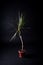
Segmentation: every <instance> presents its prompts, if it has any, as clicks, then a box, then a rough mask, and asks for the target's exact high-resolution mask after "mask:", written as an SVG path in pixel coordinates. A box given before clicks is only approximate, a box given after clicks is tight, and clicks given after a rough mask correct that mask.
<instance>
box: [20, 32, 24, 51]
mask: <svg viewBox="0 0 43 65" xmlns="http://www.w3.org/2000/svg"><path fill="white" fill-rule="evenodd" d="M19 37H20V40H21V43H22V50H23V40H22V36H21V32H19Z"/></svg>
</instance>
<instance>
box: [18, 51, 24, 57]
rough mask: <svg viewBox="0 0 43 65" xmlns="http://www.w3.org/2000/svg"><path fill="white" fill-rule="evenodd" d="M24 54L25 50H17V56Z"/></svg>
mask: <svg viewBox="0 0 43 65" xmlns="http://www.w3.org/2000/svg"><path fill="white" fill-rule="evenodd" d="M24 55H25V50H19V51H18V56H19V58H22V57H24Z"/></svg>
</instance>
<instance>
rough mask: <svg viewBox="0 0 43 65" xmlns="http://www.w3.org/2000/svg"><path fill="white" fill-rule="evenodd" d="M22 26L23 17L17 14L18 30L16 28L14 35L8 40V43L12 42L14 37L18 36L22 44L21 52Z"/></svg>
mask: <svg viewBox="0 0 43 65" xmlns="http://www.w3.org/2000/svg"><path fill="white" fill-rule="evenodd" d="M23 26H24V16H23V14H22V13H21V15H20V12H19V22H18V28H17V31H16V32H15V34H14V35H13V36H12V38H11V39H10V41H12V40H13V39H14V38H15V37H16V35H17V33H18V34H19V37H20V40H21V43H22V50H23V39H22V35H21V29H22V28H23Z"/></svg>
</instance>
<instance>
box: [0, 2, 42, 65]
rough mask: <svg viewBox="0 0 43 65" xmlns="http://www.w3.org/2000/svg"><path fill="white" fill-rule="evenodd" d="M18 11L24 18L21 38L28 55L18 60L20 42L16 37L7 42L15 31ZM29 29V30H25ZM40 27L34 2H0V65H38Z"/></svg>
mask: <svg viewBox="0 0 43 65" xmlns="http://www.w3.org/2000/svg"><path fill="white" fill-rule="evenodd" d="M18 11H21V12H22V13H23V15H24V18H25V26H24V29H23V30H22V33H21V35H22V36H23V41H24V48H25V49H26V50H27V52H28V53H29V55H27V57H26V58H22V59H19V57H18V50H19V49H20V48H21V42H20V39H19V37H18V35H17V37H16V39H15V40H12V42H9V40H10V38H11V37H12V35H13V34H14V33H15V31H16V30H17V23H18ZM26 27H27V28H28V27H30V29H26ZM41 29H42V26H41V23H40V22H39V6H38V5H37V4H36V1H30V2H27V1H24V2H23V1H18V2H15V1H14V2H12V1H9V2H7V1H6V2H1V5H0V65H26V64H27V65H31V64H34V65H35V64H36V65H37V64H38V63H39V61H40V58H41V57H40V56H41V53H42V52H41V51H42V50H41V49H42V43H40V42H41V41H42V37H41V36H42V30H41Z"/></svg>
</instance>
